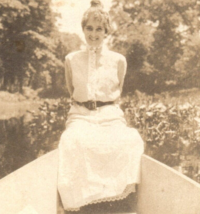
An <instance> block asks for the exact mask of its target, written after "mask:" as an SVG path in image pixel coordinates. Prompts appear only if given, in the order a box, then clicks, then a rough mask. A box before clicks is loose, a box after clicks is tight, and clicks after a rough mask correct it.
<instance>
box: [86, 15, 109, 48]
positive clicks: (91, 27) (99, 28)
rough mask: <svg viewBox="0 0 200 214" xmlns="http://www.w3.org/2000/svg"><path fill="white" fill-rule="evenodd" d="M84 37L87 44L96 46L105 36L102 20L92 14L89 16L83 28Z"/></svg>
mask: <svg viewBox="0 0 200 214" xmlns="http://www.w3.org/2000/svg"><path fill="white" fill-rule="evenodd" d="M83 33H84V34H85V39H86V42H87V44H88V45H90V46H92V47H98V46H100V45H101V44H102V42H103V40H104V38H105V27H104V25H103V23H102V22H100V21H98V20H95V19H94V17H93V16H91V17H90V18H89V20H88V21H87V24H86V26H85V27H84V29H83Z"/></svg>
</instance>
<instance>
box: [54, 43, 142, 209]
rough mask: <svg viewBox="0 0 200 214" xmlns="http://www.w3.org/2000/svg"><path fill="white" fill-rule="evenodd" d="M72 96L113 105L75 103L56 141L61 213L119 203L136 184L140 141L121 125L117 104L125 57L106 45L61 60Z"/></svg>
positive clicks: (132, 132)
mask: <svg viewBox="0 0 200 214" xmlns="http://www.w3.org/2000/svg"><path fill="white" fill-rule="evenodd" d="M65 65H66V80H67V86H68V90H69V92H70V94H71V96H72V98H73V99H74V100H76V101H79V102H85V101H88V100H98V101H103V102H106V101H115V103H113V104H112V105H105V106H102V107H99V108H97V110H92V111H91V110H88V109H87V108H85V107H83V106H80V105H78V104H76V103H74V104H73V105H72V107H71V109H70V111H69V114H68V120H67V122H66V130H65V131H64V132H63V134H62V136H61V139H60V143H59V170H58V191H59V193H60V196H61V201H62V204H63V206H64V209H65V210H69V211H75V210H79V209H80V207H82V206H85V205H88V204H93V203H98V202H103V201H114V200H119V199H123V198H125V197H126V196H128V195H129V194H130V193H131V192H134V191H135V188H134V187H135V184H136V183H139V174H140V157H141V154H142V153H143V147H144V145H143V141H142V139H141V137H140V135H139V133H138V132H137V130H136V129H134V128H129V127H127V126H126V121H125V119H124V114H123V111H122V110H121V109H120V107H119V104H118V102H117V101H118V100H119V97H120V93H121V88H122V86H123V80H124V75H125V72H126V60H125V58H124V57H123V56H122V55H120V54H118V53H115V52H112V51H109V50H107V49H106V48H105V47H103V48H100V49H98V50H97V51H95V52H94V51H89V50H88V49H87V50H84V51H78V52H74V53H71V54H69V55H67V57H66V64H65Z"/></svg>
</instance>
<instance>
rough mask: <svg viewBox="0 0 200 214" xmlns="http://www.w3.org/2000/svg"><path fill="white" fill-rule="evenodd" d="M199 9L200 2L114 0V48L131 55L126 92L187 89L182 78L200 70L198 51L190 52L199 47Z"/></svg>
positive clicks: (111, 40) (128, 60) (128, 58)
mask: <svg viewBox="0 0 200 214" xmlns="http://www.w3.org/2000/svg"><path fill="white" fill-rule="evenodd" d="M199 7H200V2H199V1H196V0H192V1H191V0H182V1H178V0H169V1H161V0H139V1H138V0H113V7H112V8H111V16H112V22H113V25H114V31H113V33H112V35H111V38H110V46H111V47H112V48H113V49H114V50H117V51H119V52H121V53H123V54H125V55H126V56H127V62H128V75H127V79H126V80H125V83H126V84H125V89H126V91H132V90H135V89H139V90H141V91H145V92H147V93H155V92H157V93H158V92H161V91H162V90H167V89H168V88H169V87H171V86H173V85H180V84H181V85H182V87H186V86H185V85H184V83H183V81H182V79H184V78H187V75H185V76H182V77H181V78H180V76H181V75H183V72H187V74H189V75H192V74H193V71H194V70H198V65H197V61H198V59H197V60H196V61H195V59H193V58H192V57H193V55H195V53H196V54H197V50H193V54H190V55H189V54H186V52H187V51H188V50H189V49H190V50H191V49H192V48H191V46H192V45H193V46H194V45H195V44H196V42H195V41H196V39H197V37H198V36H197V33H198V31H199V24H200V22H199V15H200V14H199ZM195 35H196V36H195ZM189 38H190V39H189ZM186 40H190V44H188V43H186V42H185V41H186ZM197 49H198V48H197ZM186 55H187V56H188V58H186V57H185V56H186ZM193 61H195V62H196V64H192V63H191V62H193ZM198 62H199V61H198ZM189 63H191V66H194V67H195V68H193V70H190V69H189V66H188V64H189ZM181 65H182V66H181ZM196 76H197V75H196ZM178 77H179V78H178ZM198 78H199V77H198ZM193 81H195V79H194V78H193ZM193 81H191V82H190V86H191V85H192V83H193Z"/></svg>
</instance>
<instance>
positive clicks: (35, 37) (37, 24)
mask: <svg viewBox="0 0 200 214" xmlns="http://www.w3.org/2000/svg"><path fill="white" fill-rule="evenodd" d="M0 13H1V14H2V18H1V22H0V24H1V25H0V26H1V28H0V34H1V44H0V52H1V56H0V58H1V61H2V64H3V66H2V70H1V71H0V73H1V78H2V85H1V89H4V90H9V91H14V90H15V91H16V90H19V91H20V92H22V87H23V85H24V84H25V83H26V84H28V85H30V86H33V87H34V88H37V87H39V85H40V82H39V81H34V80H36V79H37V78H38V76H40V74H41V73H42V72H47V71H48V72H49V73H51V74H52V73H53V72H55V70H58V69H63V63H62V62H61V61H60V60H59V59H58V58H57V57H56V56H55V49H56V46H55V43H54V42H53V40H52V39H51V33H52V32H53V31H55V30H56V28H55V26H54V23H55V14H53V12H52V11H51V8H50V1H49V0H43V1H39V0H21V1H18V0H13V1H4V2H1V3H0ZM16 86H18V87H16Z"/></svg>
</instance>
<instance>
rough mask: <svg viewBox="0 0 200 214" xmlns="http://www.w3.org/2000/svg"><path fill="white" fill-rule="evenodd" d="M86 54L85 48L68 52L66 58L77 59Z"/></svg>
mask: <svg viewBox="0 0 200 214" xmlns="http://www.w3.org/2000/svg"><path fill="white" fill-rule="evenodd" d="M84 54H85V51H84V50H79V51H74V52H71V53H69V54H67V55H66V56H65V60H70V61H71V60H73V59H76V58H79V57H81V56H83V55H84Z"/></svg>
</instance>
